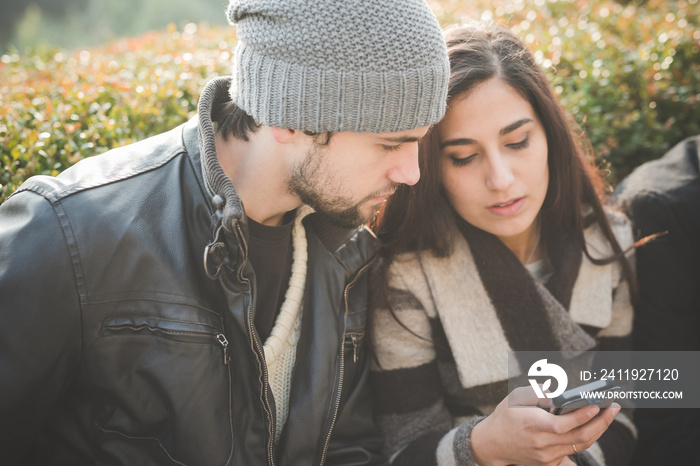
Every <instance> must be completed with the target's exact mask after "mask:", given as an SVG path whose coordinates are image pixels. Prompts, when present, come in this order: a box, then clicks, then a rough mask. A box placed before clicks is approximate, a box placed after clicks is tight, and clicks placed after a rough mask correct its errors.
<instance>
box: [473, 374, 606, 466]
mask: <svg viewBox="0 0 700 466" xmlns="http://www.w3.org/2000/svg"><path fill="white" fill-rule="evenodd" d="M538 402H539V406H542V407H545V408H549V407H551V400H550V399H549V398H547V399H546V400H541V399H538V398H537V396H536V395H535V392H534V390H533V389H532V387H520V388H516V389H515V390H513V391H512V392H511V393H510V394H509V395H508V396H507V397H506V398H504V399H503V401H501V402H500V403H499V404H498V406H497V407H496V409H495V411H494V412H493V413H491V415H489V416H488V417H487V418H486V419H484V420H483V421H481V422H480V423H478V424H477V425H476V426H475V427H474V429H473V430H472V434H471V444H472V453H473V456H474V459H475V461H476V463H477V464H478V465H479V466H491V465H498V466H503V465H507V464H522V465H527V466H570V465H575V464H576V463H574V462H573V461H571V460H570V459H569V458H568V457H569V455H573V454H574V453H575V450H576V451H579V452H581V451H583V450H585V449H586V448H588V447H590V446H591V445H593V443H594V442H595V441H596V440H598V438H599V437H600V436H601V435H602V434H603V432H605V431H606V429H607V428H608V426H609V425H610V424H611V423H612V421H613V419H614V418H615V415H616V414H617V412H618V411H619V410H620V406H619V405H617V404H616V403H613V404H612V405H611V406H610V407H608V408H606V409H605V410H603V411H602V412H600V408H599V407H598V406H588V407H585V408H581V409H577V410H576V411H573V412H571V413H568V414H564V415H560V416H556V415H554V414H550V413H549V412H547V411H545V410H543V409H537V408H534V407H535V406H537V405H538ZM599 412H600V415H598V416H596V415H597V414H598V413H599ZM574 445H576V449H575V450H574Z"/></svg>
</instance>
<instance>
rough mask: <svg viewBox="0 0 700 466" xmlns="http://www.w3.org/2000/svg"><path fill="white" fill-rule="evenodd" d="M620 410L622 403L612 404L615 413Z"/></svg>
mask: <svg viewBox="0 0 700 466" xmlns="http://www.w3.org/2000/svg"><path fill="white" fill-rule="evenodd" d="M619 411H620V405H619V404H617V403H613V404H612V412H613V414H617V413H618V412H619Z"/></svg>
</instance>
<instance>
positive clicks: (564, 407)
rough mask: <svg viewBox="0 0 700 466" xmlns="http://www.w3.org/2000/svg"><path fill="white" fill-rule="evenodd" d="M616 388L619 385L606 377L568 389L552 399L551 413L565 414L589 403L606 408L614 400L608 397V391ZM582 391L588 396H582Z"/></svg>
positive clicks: (618, 388) (617, 388)
mask: <svg viewBox="0 0 700 466" xmlns="http://www.w3.org/2000/svg"><path fill="white" fill-rule="evenodd" d="M617 390H620V387H619V386H617V385H615V383H614V382H613V381H611V380H607V379H606V380H596V381H595V382H590V383H587V384H585V385H581V386H579V387H576V388H572V389H569V390H567V391H565V392H564V393H562V394H561V395H559V396H558V397H556V398H554V399H553V400H552V402H553V404H554V406H553V408H552V413H554V414H566V413H570V412H571V411H575V410H577V409H579V408H583V407H585V406H590V405H598V406H600V408H601V409H603V408H606V407H608V406H610V405H611V404H612V403H613V402H614V401H615V398H612V397H610V394H609V392H613V391H617ZM582 393H588V394H589V395H590V396H588V395H587V396H586V397H583V396H582Z"/></svg>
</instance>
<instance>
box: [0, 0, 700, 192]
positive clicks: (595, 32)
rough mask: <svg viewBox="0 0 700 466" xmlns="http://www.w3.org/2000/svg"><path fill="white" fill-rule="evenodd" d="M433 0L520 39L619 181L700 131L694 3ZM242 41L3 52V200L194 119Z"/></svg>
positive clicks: (184, 32)
mask: <svg viewBox="0 0 700 466" xmlns="http://www.w3.org/2000/svg"><path fill="white" fill-rule="evenodd" d="M429 3H430V5H431V7H432V8H433V10H434V11H435V13H436V15H437V16H438V19H439V20H440V22H441V24H443V25H444V26H445V27H449V26H450V25H453V24H457V23H460V22H465V21H468V20H470V19H478V18H481V19H487V20H494V21H496V22H499V23H501V24H504V25H506V26H509V27H511V28H512V29H513V30H514V31H515V32H516V33H518V34H520V35H521V37H523V38H524V40H525V41H526V42H527V43H528V44H529V46H530V47H531V49H532V50H533V51H534V53H535V56H536V58H537V59H538V61H539V63H540V65H541V66H542V67H543V68H544V69H545V71H546V72H547V74H548V75H549V76H550V79H551V82H552V85H553V87H554V89H555V91H556V92H557V93H558V95H559V96H560V98H561V101H562V103H563V105H564V106H565V107H566V108H567V109H568V110H569V111H570V112H571V114H572V115H573V117H574V118H575V120H576V121H577V122H578V123H579V125H580V126H581V128H582V129H583V130H584V131H585V133H586V134H587V135H588V137H589V138H590V140H591V143H592V146H593V148H594V151H595V154H596V157H597V162H598V164H599V166H600V167H601V168H603V169H604V170H605V171H606V173H607V175H608V180H609V181H610V182H611V184H614V183H616V182H617V181H618V180H619V179H621V178H622V177H623V176H624V175H626V174H627V173H629V171H631V170H632V169H633V168H634V167H636V166H637V165H639V164H640V163H643V162H644V161H646V160H650V159H652V158H655V157H658V156H660V155H661V154H663V153H664V152H665V151H666V150H668V149H669V148H670V147H671V146H672V145H674V144H676V143H677V142H679V141H680V140H682V139H683V138H685V137H687V136H691V135H694V134H700V106H699V105H698V100H699V99H700V24H699V21H700V5H698V0H671V1H663V0H648V1H646V2H643V3H641V4H638V3H627V2H616V1H613V0H592V1H580V0H534V2H533V1H529V0H528V2H527V4H526V3H525V1H524V0H469V1H464V0H429ZM220 8H221V10H220V11H222V10H223V6H221V7H220ZM221 14H222V16H223V13H221ZM234 46H235V31H234V30H233V29H232V28H231V27H228V26H218V25H208V24H207V23H199V24H195V23H188V24H185V25H183V26H177V25H175V23H172V24H171V25H170V26H168V27H167V28H164V29H161V30H158V31H155V32H149V33H146V34H143V35H141V36H138V37H136V38H129V39H119V40H114V41H112V42H110V43H108V44H106V45H102V46H94V47H90V48H76V49H72V50H68V49H58V48H55V47H49V46H35V47H30V48H27V49H23V50H22V51H21V52H20V51H19V50H17V49H11V50H9V51H8V52H7V53H5V54H3V55H2V56H1V57H0V202H2V200H4V199H5V198H6V197H7V196H8V195H9V194H11V193H12V192H13V191H14V190H15V189H16V188H17V187H18V186H19V184H21V182H22V181H24V180H25V179H26V178H28V177H29V176H32V175H35V174H49V175H56V174H58V173H59V172H60V171H61V170H63V169H65V168H67V167H68V166H70V165H72V164H73V163H75V162H77V161H78V160H79V159H81V158H83V157H86V156H90V155H95V154H98V153H102V152H104V151H106V150H108V149H110V148H112V147H115V146H121V145H124V144H128V143H130V142H133V141H136V140H139V139H143V138H145V137H148V136H150V135H153V134H157V133H159V132H162V131H165V130H167V129H170V128H172V127H173V126H176V125H178V124H180V123H182V122H184V121H186V120H187V119H188V118H190V117H191V116H193V115H194V114H195V112H196V103H197V98H198V96H199V92H200V90H201V88H202V87H203V85H204V84H205V83H206V82H207V81H208V80H209V79H211V78H213V77H215V76H219V75H224V74H228V73H229V69H230V64H231V62H232V57H231V52H232V50H233V47H234Z"/></svg>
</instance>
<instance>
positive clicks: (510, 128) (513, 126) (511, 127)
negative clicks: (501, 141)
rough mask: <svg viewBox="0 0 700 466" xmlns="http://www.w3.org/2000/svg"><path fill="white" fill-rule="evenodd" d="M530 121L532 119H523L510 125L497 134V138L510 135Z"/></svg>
mask: <svg viewBox="0 0 700 466" xmlns="http://www.w3.org/2000/svg"><path fill="white" fill-rule="evenodd" d="M531 121H532V118H523V119H522V120H518V121H516V122H515V123H511V124H509V125H508V126H506V127H505V128H503V129H502V130H500V131H499V132H498V135H499V136H505V135H506V134H508V133H512V132H513V131H515V130H516V129H518V128H520V127H521V126H522V125H524V124H525V123H530V122H531Z"/></svg>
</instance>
